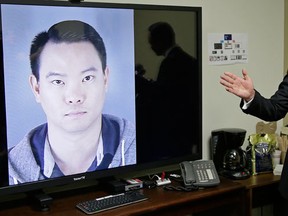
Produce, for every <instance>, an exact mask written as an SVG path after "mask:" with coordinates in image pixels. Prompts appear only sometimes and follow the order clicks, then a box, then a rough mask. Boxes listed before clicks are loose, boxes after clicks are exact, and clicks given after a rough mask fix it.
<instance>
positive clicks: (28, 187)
mask: <svg viewBox="0 0 288 216" xmlns="http://www.w3.org/2000/svg"><path fill="white" fill-rule="evenodd" d="M1 4H11V5H12V4H19V5H39V6H48V7H49V6H67V7H100V8H127V9H135V10H163V11H170V10H172V11H173V10H176V11H193V12H195V13H196V18H197V39H196V40H197V48H196V49H197V56H196V58H197V59H198V69H199V77H198V79H199V80H198V82H199V101H198V102H199V103H198V106H199V107H198V109H199V111H200V113H199V119H198V122H199V125H198V126H199V134H198V136H199V137H198V140H199V142H200V145H199V152H198V153H195V154H192V155H187V156H185V157H178V158H173V159H169V160H163V161H155V162H149V163H144V164H136V165H129V166H125V167H118V168H112V169H108V170H100V171H96V172H87V173H81V174H75V175H70V176H63V177H59V178H53V179H48V180H41V181H37V182H29V183H23V184H18V185H12V186H9V185H8V186H0V195H8V194H16V193H24V192H30V191H36V190H39V189H43V188H53V187H58V186H62V185H67V184H72V183H75V182H83V181H88V180H93V179H95V180H99V179H101V178H105V177H112V176H117V175H119V174H123V173H129V172H137V171H139V172H140V171H141V170H147V169H155V168H159V167H164V166H168V165H173V164H177V163H179V162H181V161H185V160H199V159H202V158H203V156H202V153H203V147H202V133H203V129H202V8H201V7H200V6H197V7H194V6H176V5H152V4H134V3H133V4H127V3H123V4H122V3H102V2H85V1H49V0H47V1H46V0H45V1H37V0H25V1H23V0H22V1H21V0H0V5H1ZM0 19H1V17H0ZM1 31H2V30H1ZM0 39H1V43H0V44H1V52H2V53H1V55H3V48H2V32H1V38H0ZM0 67H1V68H2V71H4V68H3V62H2V61H1V63H0ZM3 80H4V73H1V75H0V81H1V83H2V84H3V85H1V87H0V90H1V91H0V93H1V94H2V95H1V97H2V101H5V92H4V91H5V90H4V81H3ZM0 108H1V111H2V110H3V111H4V113H5V104H4V103H2V104H1V107H0ZM0 117H1V122H2V123H1V127H3V128H2V130H1V135H2V136H4V137H5V138H2V140H1V141H3V139H4V141H6V139H7V138H6V117H5V114H4V115H1V116H0ZM2 133H3V134H2ZM3 153H4V154H3ZM7 157H8V156H7V150H6V152H5V149H4V150H3V149H2V150H1V148H0V162H2V161H3V160H4V161H5V160H7ZM1 170H2V171H0V175H2V174H3V172H7V170H8V169H7V170H6V171H5V170H3V169H1Z"/></svg>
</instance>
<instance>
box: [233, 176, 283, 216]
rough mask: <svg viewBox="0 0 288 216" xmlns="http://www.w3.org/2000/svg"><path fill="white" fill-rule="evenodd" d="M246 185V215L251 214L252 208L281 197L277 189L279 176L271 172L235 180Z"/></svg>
mask: <svg viewBox="0 0 288 216" xmlns="http://www.w3.org/2000/svg"><path fill="white" fill-rule="evenodd" d="M235 182H238V183H240V184H242V185H244V186H245V187H246V205H245V206H246V210H245V211H246V213H245V215H247V216H252V209H253V208H257V207H262V206H264V205H268V204H274V203H273V202H276V201H278V200H279V199H281V195H280V193H279V191H278V185H279V182H280V176H276V175H273V173H267V174H259V175H256V176H251V177H250V178H249V179H245V180H237V181H235Z"/></svg>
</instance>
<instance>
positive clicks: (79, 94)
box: [65, 85, 85, 104]
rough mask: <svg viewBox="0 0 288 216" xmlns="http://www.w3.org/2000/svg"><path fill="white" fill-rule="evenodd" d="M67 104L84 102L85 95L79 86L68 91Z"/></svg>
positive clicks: (71, 87)
mask: <svg viewBox="0 0 288 216" xmlns="http://www.w3.org/2000/svg"><path fill="white" fill-rule="evenodd" d="M65 97H66V98H65V100H66V103H67V104H81V103H83V101H84V98H85V97H84V93H83V91H82V89H81V87H80V86H79V85H74V86H70V87H69V88H68V89H67V91H66V96H65Z"/></svg>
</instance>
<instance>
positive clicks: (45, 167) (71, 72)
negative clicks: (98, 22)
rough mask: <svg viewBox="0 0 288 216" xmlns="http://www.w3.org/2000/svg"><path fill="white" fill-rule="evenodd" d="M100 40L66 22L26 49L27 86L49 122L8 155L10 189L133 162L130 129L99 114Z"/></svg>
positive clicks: (103, 84)
mask: <svg viewBox="0 0 288 216" xmlns="http://www.w3.org/2000/svg"><path fill="white" fill-rule="evenodd" d="M106 58H107V57H106V49H105V45H104V42H103V40H102V38H101V36H100V35H99V34H98V33H97V32H96V30H95V29H94V28H93V27H92V26H90V25H89V24H87V23H84V22H81V21H76V20H68V21H62V22H59V23H57V24H55V25H53V26H52V27H51V28H50V29H49V30H48V31H47V32H46V31H45V32H41V33H39V34H38V35H37V36H36V37H35V38H34V40H33V42H32V45H31V49H30V63H31V69H32V74H31V75H30V77H29V82H30V86H31V89H32V92H33V93H34V96H35V99H36V101H37V102H38V103H39V104H41V106H42V108H43V110H44V112H45V114H46V117H47V123H45V124H43V125H40V126H38V127H36V128H34V129H33V130H31V131H30V132H29V133H28V134H27V135H26V136H25V137H24V138H23V140H22V141H20V143H18V144H17V145H16V146H15V147H13V148H12V149H11V150H10V151H9V155H8V160H9V176H10V184H18V183H23V182H31V181H37V180H42V179H47V178H53V177H59V176H63V175H70V174H77V173H83V172H90V171H94V170H101V169H107V168H112V167H118V166H124V165H128V164H135V163H136V141H135V127H134V125H133V124H132V123H131V122H129V121H127V120H125V119H122V118H119V117H116V116H112V115H108V114H102V109H103V105H104V100H105V94H106V90H107V88H108V80H109V69H108V66H107V64H106Z"/></svg>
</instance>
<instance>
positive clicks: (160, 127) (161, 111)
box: [136, 22, 199, 160]
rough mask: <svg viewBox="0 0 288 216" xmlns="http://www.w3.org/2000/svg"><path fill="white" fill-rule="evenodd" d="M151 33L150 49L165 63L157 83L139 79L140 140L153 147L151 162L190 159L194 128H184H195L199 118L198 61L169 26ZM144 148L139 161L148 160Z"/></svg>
mask: <svg viewBox="0 0 288 216" xmlns="http://www.w3.org/2000/svg"><path fill="white" fill-rule="evenodd" d="M148 31H149V32H148V33H149V35H148V42H149V44H150V46H151V49H152V50H153V51H154V52H155V54H156V55H157V56H164V59H163V60H162V62H161V64H160V68H159V72H158V76H157V79H156V81H154V82H152V81H150V80H146V79H145V78H144V77H143V76H137V75H136V89H137V93H138V94H139V96H138V98H137V103H138V110H139V109H140V110H141V111H138V112H139V113H141V115H142V116H139V117H138V116H137V122H138V123H139V125H140V126H139V127H142V128H143V127H144V128H145V129H143V134H141V132H140V134H139V136H143V139H142V138H141V139H142V140H144V141H145V140H146V139H147V140H146V141H145V142H146V143H150V144H151V146H152V147H151V148H150V150H151V149H152V150H151V151H152V153H149V154H148V155H149V157H151V158H156V159H157V158H160V157H161V158H166V157H174V156H183V154H187V155H188V154H190V153H191V151H192V147H191V144H192V143H191V140H192V139H194V138H193V135H192V134H193V131H191V127H184V124H185V125H186V124H187V123H188V124H190V125H193V120H194V122H195V121H196V118H197V116H195V117H194V116H193V114H196V113H198V112H197V111H196V110H195V109H196V106H195V104H194V106H193V101H198V100H197V98H196V97H198V95H197V94H198V92H199V91H198V78H197V76H198V67H197V60H196V58H194V57H192V56H191V55H189V54H188V53H187V52H185V51H184V50H183V49H182V48H181V47H180V46H179V45H177V43H176V36H175V32H174V29H173V28H172V26H171V25H170V24H169V23H167V22H156V23H154V24H152V25H151V26H149V28H148ZM143 113H145V114H144V115H143ZM139 119H141V120H139ZM137 127H138V125H137ZM146 131H148V132H146ZM191 138H192V139H191ZM144 141H143V142H144ZM140 142H141V140H140ZM143 146H144V147H143V150H142V149H141V152H140V154H141V155H142V156H143V157H141V155H139V156H138V159H139V160H141V159H143V160H146V158H147V155H146V154H145V153H142V152H145V150H147V149H149V148H147V146H146V144H143ZM141 147H142V145H141V146H140V148H141ZM140 148H139V149H140ZM153 153H154V155H153ZM149 160H150V159H149Z"/></svg>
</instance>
